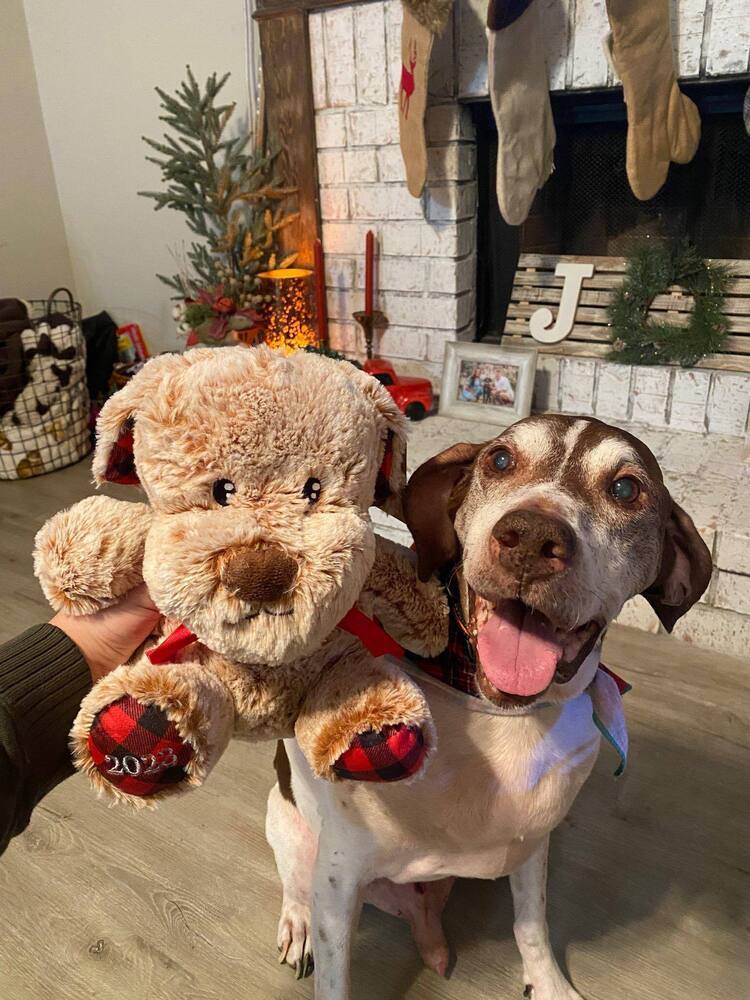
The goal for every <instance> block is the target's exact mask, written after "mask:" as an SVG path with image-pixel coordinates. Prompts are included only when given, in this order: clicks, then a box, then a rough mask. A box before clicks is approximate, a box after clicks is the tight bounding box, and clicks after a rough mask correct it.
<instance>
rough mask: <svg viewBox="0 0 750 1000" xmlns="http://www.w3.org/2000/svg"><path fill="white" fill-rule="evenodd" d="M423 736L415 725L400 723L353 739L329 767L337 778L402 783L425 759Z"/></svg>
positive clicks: (361, 734)
mask: <svg viewBox="0 0 750 1000" xmlns="http://www.w3.org/2000/svg"><path fill="white" fill-rule="evenodd" d="M425 754H426V751H425V745H424V734H423V732H422V730H421V729H420V728H419V726H407V725H406V724H405V723H403V722H400V723H399V724H398V725H395V726H384V727H383V728H382V729H381V730H380V731H379V732H377V733H376V732H374V731H373V730H370V731H369V732H366V733H359V734H358V735H357V736H355V738H354V740H353V741H352V743H351V744H350V746H349V748H348V749H347V750H345V751H344V752H343V753H342V754H341V756H340V757H339V759H338V760H337V761H336V763H335V764H334V765H333V770H334V772H335V773H336V774H337V775H338V776H339V778H346V779H348V780H349V781H402V780H403V779H404V778H410V777H411V776H412V775H413V774H416V773H417V771H418V770H419V769H420V767H421V766H422V764H423V763H424V759H425Z"/></svg>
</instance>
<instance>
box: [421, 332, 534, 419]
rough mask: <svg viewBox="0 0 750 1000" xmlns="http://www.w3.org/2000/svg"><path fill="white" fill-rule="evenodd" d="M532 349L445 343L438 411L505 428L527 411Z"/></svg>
mask: <svg viewBox="0 0 750 1000" xmlns="http://www.w3.org/2000/svg"><path fill="white" fill-rule="evenodd" d="M535 372H536V351H534V350H529V349H527V348H525V347H501V346H500V345H499V344H481V343H480V344H474V343H468V344H467V343H461V342H455V343H449V344H446V345H445V363H444V368H443V384H442V388H441V391H440V408H439V413H440V415H441V416H443V417H455V418H456V419H458V420H481V421H483V422H485V423H489V424H499V425H500V426H501V427H507V426H508V425H509V424H512V423H515V421H516V420H520V419H521V418H522V417H528V415H529V413H530V412H531V397H532V395H533V392H534V373H535Z"/></svg>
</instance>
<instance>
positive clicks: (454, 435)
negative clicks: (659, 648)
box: [309, 0, 750, 653]
mask: <svg viewBox="0 0 750 1000" xmlns="http://www.w3.org/2000/svg"><path fill="white" fill-rule="evenodd" d="M539 2H541V3H542V7H543V19H544V24H545V45H546V54H547V65H548V70H549V75H550V85H551V89H553V90H578V89H588V88H593V87H606V86H611V85H612V84H613V83H615V82H616V81H615V80H614V78H613V76H612V70H611V68H610V66H609V64H608V62H607V60H606V58H605V56H604V52H603V48H602V39H603V37H604V35H605V34H606V31H607V29H608V26H607V20H606V10H605V4H604V0H539ZM485 15H486V0H459V2H458V4H457V7H456V10H455V16H454V19H453V24H452V25H451V26H450V27H449V29H448V30H447V31H446V33H445V35H444V36H443V38H442V39H441V40H440V41H439V42H438V43H436V46H435V49H434V50H433V58H432V64H431V81H430V91H431V98H430V106H429V107H428V112H427V135H428V143H429V174H428V184H427V188H426V190H425V194H424V195H423V197H422V198H421V199H420V200H416V199H414V198H412V197H411V196H410V195H409V193H408V192H407V190H406V184H405V182H404V174H403V166H402V163H401V155H400V150H399V144H398V106H397V96H398V86H399V80H400V73H401V63H400V24H401V5H400V0H385V2H370V3H360V4H352V5H351V6H341V7H336V8H333V9H329V10H326V11H323V12H320V13H314V14H312V15H311V16H310V20H309V25H310V45H311V58H312V68H313V87H314V106H315V125H316V136H317V147H318V171H319V180H320V207H321V216H322V222H323V244H324V248H325V252H326V262H327V279H328V286H329V287H328V304H329V315H330V340H331V346H332V347H334V348H336V349H338V350H341V351H343V352H345V353H347V354H349V355H351V356H358V357H362V356H363V354H362V352H363V346H364V345H363V339H362V335H361V331H359V329H358V328H357V326H356V324H355V323H354V321H353V319H352V313H353V312H354V311H355V310H357V309H361V308H362V305H363V297H364V272H363V265H364V248H365V233H366V232H367V230H368V229H372V230H374V232H375V234H376V237H377V241H378V247H379V261H378V273H377V277H376V289H377V300H376V304H377V306H378V307H379V308H381V309H382V310H383V312H384V313H385V314H386V316H387V317H388V320H389V326H388V328H387V330H386V331H385V332H384V333H383V335H382V337H381V339H380V340H379V342H376V348H377V350H378V352H379V353H381V354H382V355H383V356H385V357H388V358H391V359H394V360H395V361H396V362H397V367H398V368H399V369H400V370H401V371H403V372H405V373H411V374H423V375H427V376H428V377H430V378H432V379H433V381H434V382H435V384H436V385H439V382H440V377H441V374H442V359H443V351H444V345H445V343H446V341H450V340H471V339H473V336H474V296H475V280H476V279H475V265H476V213H477V183H476V150H475V143H474V133H473V126H472V119H471V114H470V112H469V111H468V108H467V107H466V103H465V102H466V101H469V100H476V99H486V97H487V58H486V40H485V34H484V22H485ZM673 35H674V39H675V47H676V53H677V61H678V66H679V72H680V76H681V77H683V78H710V77H716V76H727V75H736V74H746V73H747V72H748V68H749V67H748V49H749V46H750V18H748V17H747V0H675V2H674V3H673ZM534 405H535V408H537V409H547V410H558V411H562V412H568V413H583V414H594V415H597V416H600V417H602V418H603V419H605V420H610V421H612V422H615V423H618V424H620V425H623V424H625V425H628V426H629V425H631V424H632V425H634V426H633V429H634V431H635V433H637V434H639V436H641V437H643V438H644V439H645V440H646V441H647V443H648V444H649V445H650V446H651V447H652V449H653V450H654V451H655V453H656V454H657V457H658V458H659V460H660V462H661V463H662V466H663V468H664V469H665V473H666V475H667V479H668V483H669V485H670V488H671V489H672V491H673V494H674V495H675V497H676V498H677V499H678V500H679V501H680V502H682V503H683V504H684V505H685V506H686V508H687V509H688V510H690V511H691V513H692V514H693V515H694V517H695V519H696V523H698V525H699V527H700V528H701V530H702V531H703V533H704V536H705V538H706V540H707V542H708V544H709V545H710V547H711V548H712V552H713V555H714V564H715V573H714V579H713V581H712V584H711V587H710V588H709V590H708V592H707V594H706V595H705V597H704V599H703V601H702V602H701V604H700V605H699V606H698V607H696V608H695V609H694V610H693V611H692V612H691V613H690V614H689V615H688V616H686V618H685V619H684V621H683V622H682V623H681V624H680V626H678V634H679V635H680V636H682V637H683V638H686V639H688V640H689V641H692V642H695V643H696V644H698V645H703V646H708V647H713V648H716V649H721V650H723V651H725V652H735V653H745V652H746V650H747V647H748V645H749V644H750V564H748V557H747V552H748V549H749V548H750V515H748V512H747V503H746V499H745V498H746V495H747V493H748V492H749V491H750V455H749V454H748V448H747V437H746V433H747V426H748V413H749V411H750V376H748V375H745V374H737V373H732V372H721V371H715V372H711V371H706V370H702V371H699V370H688V371H684V370H678V369H670V368H630V367H628V366H622V365H613V364H611V363H609V362H606V361H599V360H594V359H577V358H563V357H555V356H550V355H546V356H543V357H541V356H540V361H539V366H538V375H537V384H536V392H535V401H534ZM477 435H478V436H477ZM488 436H489V435H488V432H487V429H486V428H483V427H482V426H481V425H479V424H466V423H463V424H461V425H460V426H459V425H457V424H456V423H455V422H453V423H451V422H449V421H446V420H444V419H443V418H431V419H430V420H428V421H425V423H424V424H422V425H419V426H418V427H417V428H416V429H415V432H414V435H413V445H412V450H411V461H410V464H411V465H412V467H413V466H414V465H415V464H416V463H417V462H418V461H421V460H424V459H425V458H427V457H429V455H430V454H434V453H435V452H437V451H438V450H440V448H441V447H444V446H445V445H447V444H449V443H452V442H453V441H455V440H458V439H459V437H461V438H463V439H465V440H472V439H474V440H484V439H486V437H488ZM385 530H391V531H398V528H395V527H394V526H393V525H391V526H390V528H385ZM623 620H624V621H625V622H626V623H628V624H632V625H636V626H637V627H640V628H646V629H649V630H652V631H656V630H657V628H658V623H657V622H656V619H655V617H654V616H653V615H652V614H651V612H650V609H648V608H647V607H646V605H645V602H643V601H641V602H633V603H631V604H630V605H629V606H628V607H626V609H625V612H624V614H623Z"/></svg>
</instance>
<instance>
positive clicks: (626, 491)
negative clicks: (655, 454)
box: [609, 476, 641, 503]
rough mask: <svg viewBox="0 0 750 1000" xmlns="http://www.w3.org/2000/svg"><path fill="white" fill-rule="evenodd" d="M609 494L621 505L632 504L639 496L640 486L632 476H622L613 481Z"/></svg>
mask: <svg viewBox="0 0 750 1000" xmlns="http://www.w3.org/2000/svg"><path fill="white" fill-rule="evenodd" d="M609 492H610V493H611V494H612V496H613V497H614V498H615V500H619V501H621V502H622V503H632V502H633V501H634V500H637V499H638V497H639V496H640V494H641V484H640V483H639V482H638V480H637V479H633V477H632V476H622V477H621V478H620V479H615V481H614V482H613V483H612V485H611V486H610V488H609Z"/></svg>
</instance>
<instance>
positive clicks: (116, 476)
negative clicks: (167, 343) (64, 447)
mask: <svg viewBox="0 0 750 1000" xmlns="http://www.w3.org/2000/svg"><path fill="white" fill-rule="evenodd" d="M194 353H195V354H196V355H198V354H200V353H203V352H198V351H196V352H194ZM192 361H193V359H192V358H191V359H190V362H188V361H186V360H185V359H184V358H183V356H182V355H178V354H161V355H159V356H158V357H156V358H152V359H151V360H150V361H147V362H146V364H145V365H144V366H143V368H141V370H140V371H139V372H137V374H135V375H134V376H133V377H132V378H131V379H130V381H129V382H128V384H127V385H126V386H125V387H124V388H122V389H120V390H118V391H117V392H116V393H114V394H113V395H112V396H110V397H109V399H108V400H107V402H106V403H105V404H104V406H103V407H102V409H101V413H100V414H99V417H98V419H97V421H96V448H95V449H94V461H93V463H92V468H93V472H94V480H95V482H96V483H98V484H99V485H100V486H101V484H102V483H120V484H123V485H126V486H138V485H139V483H140V480H139V479H138V471H137V469H136V467H135V457H134V455H133V433H134V430H135V421H136V418H137V416H138V411H139V410H140V408H141V407H142V405H143V403H144V400H146V399H150V400H153V399H154V394H155V393H156V392H157V391H158V387H159V385H160V383H161V382H162V380H163V379H164V377H165V376H167V375H169V374H171V373H174V372H177V371H180V370H182V369H184V368H185V367H187V365H188V364H189V363H191V362H192Z"/></svg>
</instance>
